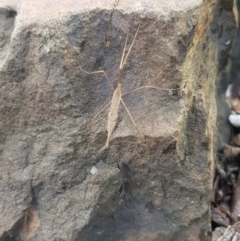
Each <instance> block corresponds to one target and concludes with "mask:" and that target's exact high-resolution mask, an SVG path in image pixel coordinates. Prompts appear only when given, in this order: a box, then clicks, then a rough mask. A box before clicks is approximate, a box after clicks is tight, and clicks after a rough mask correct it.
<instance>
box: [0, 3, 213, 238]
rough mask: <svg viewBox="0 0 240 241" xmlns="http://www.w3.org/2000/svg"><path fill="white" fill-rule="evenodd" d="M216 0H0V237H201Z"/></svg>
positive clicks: (205, 216)
mask: <svg viewBox="0 0 240 241" xmlns="http://www.w3.org/2000/svg"><path fill="white" fill-rule="evenodd" d="M216 4H217V3H216V1H213V0H211V1H210V0H205V1H203V3H202V1H201V0H196V1H193V0H181V1H180V0H175V1H165V0H162V1H158V0H146V1H145V0H144V1H143V0H142V1H137V2H136V1H127V0H119V1H79V0H78V1H75V0H65V1H62V2H59V1H51V2H49V1H46V0H42V1H27V0H21V1H16V0H15V1H14V0H10V1H9V0H1V2H0V20H1V22H0V27H1V29H0V34H1V36H0V37H1V38H0V45H1V48H0V88H1V89H0V91H1V94H0V153H1V157H0V237H1V238H0V240H1V241H15V240H32V241H42V240H48V241H79V240H81V241H85V240H86V241H110V240H113V241H139V240H144V241H145V240H147V241H158V240H164V241H168V240H174V241H178V240H179V241H180V240H181V241H182V240H188V241H190V240H196V241H197V240H198V241H200V240H201V241H202V240H210V238H211V237H210V235H209V231H210V213H209V204H210V198H209V197H210V194H211V184H212V169H213V167H212V164H213V152H214V133H215V123H216V120H215V117H216V104H215V81H216V72H217V63H218V62H217V61H218V60H217V51H218V50H217V48H218V42H217V41H218V40H217V37H216V35H214V34H216V33H215V32H216V31H217V30H216V29H215V27H214V26H212V25H211V24H212V21H213V19H214V11H215V8H216ZM7 6H10V7H7ZM2 19H3V21H2ZM139 19H141V25H140V29H139V33H138V36H137V38H136V41H135V43H134V46H133V49H132V51H131V53H130V56H129V59H128V61H127V63H126V66H125V67H124V71H123V93H127V92H129V91H131V90H133V89H135V88H139V87H142V86H155V87H158V88H162V89H167V90H159V89H153V88H142V89H140V90H138V91H136V92H133V93H131V94H128V95H125V96H123V100H124V102H125V103H126V106H127V107H128V108H129V110H130V112H131V115H132V117H133V118H134V120H135V122H136V124H137V127H138V129H139V132H140V134H141V135H142V137H140V135H139V134H138V133H137V131H136V128H135V127H134V125H133V123H132V122H131V119H130V118H129V116H128V114H127V112H126V111H125V109H124V108H123V106H122V105H121V109H120V111H119V120H118V125H117V127H116V130H115V131H114V133H113V136H112V138H111V141H110V146H109V148H104V145H105V142H106V138H107V131H106V126H107V118H108V117H107V116H108V110H109V108H106V109H104V111H102V112H101V113H100V114H98V113H99V111H100V110H101V108H102V107H103V106H105V105H106V104H107V103H108V102H109V101H110V100H111V97H112V93H113V90H112V88H111V87H110V86H109V84H108V82H107V81H106V79H105V77H104V75H102V74H94V75H88V74H86V73H84V72H83V71H81V69H80V68H79V67H81V68H82V69H84V70H86V71H97V70H105V71H106V73H107V74H108V76H109V78H110V80H111V81H112V83H113V85H114V87H116V80H117V70H118V67H119V64H120V60H121V55H122V51H123V47H124V42H125V39H126V35H127V33H129V42H131V41H132V39H133V36H134V33H135V31H136V29H137V25H138V23H139ZM214 31H215V32H214ZM2 36H3V37H2ZM109 41H110V45H109V47H107V46H106V43H109ZM128 46H129V44H128ZM128 48H129V47H128ZM168 89H175V90H168ZM93 166H94V167H95V168H96V170H97V172H96V173H95V174H91V173H90V170H91V168H92V167H93Z"/></svg>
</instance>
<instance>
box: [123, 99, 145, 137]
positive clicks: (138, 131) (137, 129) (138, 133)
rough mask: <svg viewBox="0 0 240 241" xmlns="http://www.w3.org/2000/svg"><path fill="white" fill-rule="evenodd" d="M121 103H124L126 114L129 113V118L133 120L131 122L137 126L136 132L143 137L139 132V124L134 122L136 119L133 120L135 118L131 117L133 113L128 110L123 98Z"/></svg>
mask: <svg viewBox="0 0 240 241" xmlns="http://www.w3.org/2000/svg"><path fill="white" fill-rule="evenodd" d="M121 102H122V104H123V106H124V108H125V110H126V112H127V113H128V116H129V117H130V119H131V121H132V123H133V125H134V126H135V128H136V130H137V132H138V134H139V135H140V137H142V135H141V133H140V131H139V130H138V127H137V124H136V123H135V121H134V119H133V117H132V115H131V113H130V111H129V109H128V108H127V106H126V104H125V103H124V101H123V99H122V98H121Z"/></svg>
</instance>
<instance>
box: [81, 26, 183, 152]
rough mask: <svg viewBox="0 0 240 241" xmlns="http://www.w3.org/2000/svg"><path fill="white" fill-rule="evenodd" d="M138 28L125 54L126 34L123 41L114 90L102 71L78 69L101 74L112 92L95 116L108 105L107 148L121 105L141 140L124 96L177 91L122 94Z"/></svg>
mask: <svg viewBox="0 0 240 241" xmlns="http://www.w3.org/2000/svg"><path fill="white" fill-rule="evenodd" d="M139 28H140V23H139V24H138V27H137V30H136V33H135V35H134V38H133V40H132V43H131V44H130V47H129V49H128V51H127V52H126V47H127V41H128V34H127V37H126V40H125V44H124V49H123V53H122V57H121V61H120V66H119V69H118V80H117V86H116V88H114V86H113V84H112V82H111V80H110V78H109V77H108V75H107V74H106V72H105V71H103V70H99V71H93V72H88V71H86V70H84V69H82V68H81V67H79V69H80V70H81V71H82V72H84V73H86V74H100V73H101V74H103V75H104V76H105V78H106V80H107V81H108V83H109V85H110V86H111V88H112V90H113V95H112V99H111V101H110V102H109V103H108V104H107V105H105V106H104V107H103V108H102V109H101V110H100V111H99V112H98V113H97V115H95V117H97V116H98V115H99V114H100V113H101V112H103V111H104V110H105V109H106V108H107V107H108V106H109V105H110V108H109V112H108V118H107V140H106V144H105V147H106V148H108V147H109V144H110V140H111V137H112V134H113V132H114V130H115V129H116V126H117V124H118V116H119V108H120V105H122V106H123V107H124V109H125V111H126V112H127V114H128V116H129V118H130V120H131V122H132V124H133V126H134V128H135V129H136V131H137V133H138V134H139V136H140V137H141V138H142V137H143V136H142V135H141V133H140V131H139V129H138V127H137V124H136V122H135V120H134V118H133V116H132V114H131V112H130V110H129V109H128V107H127V106H126V104H125V102H124V100H123V98H122V97H123V96H125V95H128V94H131V93H133V92H135V91H138V90H140V89H144V88H153V89H157V90H167V91H169V93H172V91H173V90H177V89H179V88H177V89H163V88H159V87H155V86H142V87H139V88H136V89H134V90H131V91H129V92H127V93H122V74H123V68H124V66H125V64H126V62H127V59H128V57H129V55H130V52H131V50H132V47H133V45H134V42H135V40H136V37H137V35H138V31H139Z"/></svg>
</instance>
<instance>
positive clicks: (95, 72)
mask: <svg viewBox="0 0 240 241" xmlns="http://www.w3.org/2000/svg"><path fill="white" fill-rule="evenodd" d="M79 69H80V70H81V71H82V72H84V73H86V74H100V73H101V74H104V76H105V77H106V79H107V81H108V83H109V85H110V86H111V88H112V89H113V90H114V87H113V84H112V82H111V80H110V79H109V77H108V75H107V73H106V72H105V71H104V70H98V71H93V72H88V71H86V70H84V69H82V68H81V67H79Z"/></svg>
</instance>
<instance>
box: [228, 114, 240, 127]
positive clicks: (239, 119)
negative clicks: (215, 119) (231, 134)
mask: <svg viewBox="0 0 240 241" xmlns="http://www.w3.org/2000/svg"><path fill="white" fill-rule="evenodd" d="M229 121H230V123H231V124H232V125H233V126H234V127H237V128H239V127H240V115H238V114H231V115H230V116H229Z"/></svg>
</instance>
